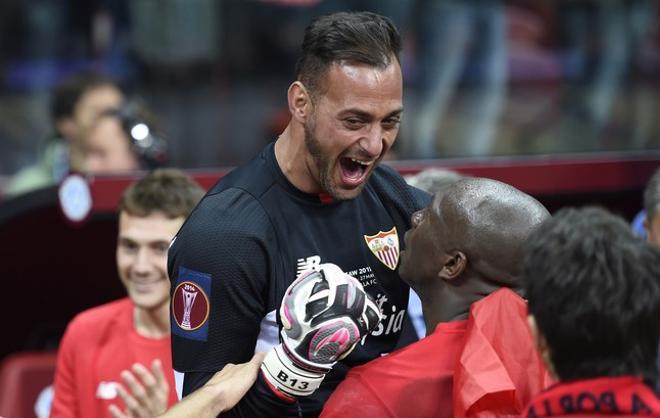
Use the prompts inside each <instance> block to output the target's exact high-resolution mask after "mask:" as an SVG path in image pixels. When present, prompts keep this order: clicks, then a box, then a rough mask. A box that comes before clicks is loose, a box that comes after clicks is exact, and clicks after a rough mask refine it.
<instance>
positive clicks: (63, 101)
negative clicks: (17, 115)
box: [51, 71, 119, 121]
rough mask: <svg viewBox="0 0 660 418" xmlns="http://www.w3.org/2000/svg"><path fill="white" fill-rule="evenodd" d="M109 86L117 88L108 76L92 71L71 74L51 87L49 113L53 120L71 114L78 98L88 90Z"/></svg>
mask: <svg viewBox="0 0 660 418" xmlns="http://www.w3.org/2000/svg"><path fill="white" fill-rule="evenodd" d="M104 86H111V87H115V88H117V89H119V87H118V86H117V84H115V82H113V81H112V80H111V79H110V78H108V77H106V76H104V75H103V74H99V73H96V72H92V71H84V72H80V73H76V74H73V75H71V76H69V77H67V78H65V79H64V80H62V81H61V82H60V83H59V84H57V85H56V86H55V88H54V89H53V95H52V103H51V115H52V118H53V120H54V121H57V120H58V119H60V118H64V117H68V116H72V115H73V111H74V109H75V107H76V103H78V100H80V98H81V97H82V96H83V95H84V94H85V93H86V92H87V91H89V90H91V89H94V88H97V87H104Z"/></svg>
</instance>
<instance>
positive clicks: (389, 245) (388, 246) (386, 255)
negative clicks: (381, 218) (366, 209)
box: [364, 227, 399, 270]
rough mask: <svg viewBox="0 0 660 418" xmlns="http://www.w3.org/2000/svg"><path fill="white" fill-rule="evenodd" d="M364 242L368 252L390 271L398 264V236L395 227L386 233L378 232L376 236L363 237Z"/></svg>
mask: <svg viewBox="0 0 660 418" xmlns="http://www.w3.org/2000/svg"><path fill="white" fill-rule="evenodd" d="M364 240H365V241H366V243H367V246H368V247H369V250H371V252H372V253H373V254H374V255H375V256H376V258H378V259H379V260H380V262H381V263H383V264H385V265H386V266H387V267H389V268H390V269H391V270H395V269H396V266H397V265H398V264H399V235H398V234H397V231H396V227H392V229H390V230H389V231H387V232H383V231H380V232H378V233H377V234H376V235H365V236H364Z"/></svg>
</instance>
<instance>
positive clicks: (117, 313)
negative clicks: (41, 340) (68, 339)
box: [69, 298, 133, 332]
mask: <svg viewBox="0 0 660 418" xmlns="http://www.w3.org/2000/svg"><path fill="white" fill-rule="evenodd" d="M132 309H133V302H131V300H130V299H129V298H122V299H118V300H115V301H112V302H108V303H105V304H103V305H99V306H95V307H93V308H90V309H87V310H85V311H82V312H80V313H79V314H77V315H76V316H75V317H74V318H73V320H72V321H71V323H70V324H69V328H72V329H81V328H82V329H85V330H86V331H88V332H95V331H100V330H103V329H105V328H106V327H107V325H108V324H109V323H111V322H115V321H117V320H118V319H120V318H121V315H122V314H129V315H130V312H131V310H132Z"/></svg>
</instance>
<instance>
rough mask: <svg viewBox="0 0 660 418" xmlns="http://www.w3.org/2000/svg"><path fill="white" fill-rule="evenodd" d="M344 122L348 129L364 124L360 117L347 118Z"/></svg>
mask: <svg viewBox="0 0 660 418" xmlns="http://www.w3.org/2000/svg"><path fill="white" fill-rule="evenodd" d="M344 124H345V125H346V126H347V127H348V128H349V129H359V128H361V127H362V125H364V122H362V120H361V119H356V118H349V119H344Z"/></svg>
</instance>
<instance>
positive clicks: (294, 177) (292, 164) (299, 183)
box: [275, 123, 321, 193]
mask: <svg viewBox="0 0 660 418" xmlns="http://www.w3.org/2000/svg"><path fill="white" fill-rule="evenodd" d="M304 137H305V133H304V131H303V130H302V127H300V126H294V125H293V124H292V123H290V124H289V125H288V126H287V127H286V129H285V130H284V132H282V135H280V136H279V138H278V139H277V141H276V142H275V160H277V165H278V166H279V167H280V170H282V173H283V174H284V176H285V177H286V178H287V180H289V182H290V183H291V184H293V186H294V187H295V188H296V189H298V190H300V191H302V192H305V193H320V192H321V190H320V188H319V185H318V183H317V182H316V180H315V179H314V177H313V176H312V174H311V173H310V167H308V163H309V153H308V152H307V146H306V145H305V139H304Z"/></svg>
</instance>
